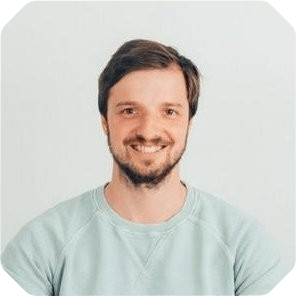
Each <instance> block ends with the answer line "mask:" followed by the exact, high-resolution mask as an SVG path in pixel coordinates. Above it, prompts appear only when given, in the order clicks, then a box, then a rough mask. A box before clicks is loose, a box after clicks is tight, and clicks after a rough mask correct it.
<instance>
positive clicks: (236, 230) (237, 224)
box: [192, 188, 263, 254]
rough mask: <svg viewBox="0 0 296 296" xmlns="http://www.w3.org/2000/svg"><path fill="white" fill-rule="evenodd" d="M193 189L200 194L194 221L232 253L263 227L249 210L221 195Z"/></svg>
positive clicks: (193, 216) (193, 217)
mask: <svg viewBox="0 0 296 296" xmlns="http://www.w3.org/2000/svg"><path fill="white" fill-rule="evenodd" d="M193 190H194V191H195V193H196V195H197V196H198V203H197V208H196V211H195V212H194V214H193V215H192V221H194V223H196V224H198V225H201V227H203V228H204V229H206V230H207V231H208V232H211V233H212V234H213V235H214V236H216V237H217V239H220V240H221V241H223V243H224V244H225V245H227V247H228V249H229V250H230V251H231V253H232V254H234V253H235V252H236V249H237V248H238V247H239V245H240V244H241V243H242V241H243V240H248V239H249V237H250V236H252V235H253V234H254V233H255V232H257V233H258V231H259V232H260V230H262V229H263V226H262V224H261V223H260V222H259V221H258V219H257V218H255V216H253V215H251V214H250V213H249V212H247V211H245V210H243V209H240V208H237V207H235V206H233V205H231V204H229V203H228V202H226V201H225V200H223V199H222V198H221V197H217V196H214V195H212V194H210V193H208V192H205V191H202V190H199V189H197V188H193Z"/></svg>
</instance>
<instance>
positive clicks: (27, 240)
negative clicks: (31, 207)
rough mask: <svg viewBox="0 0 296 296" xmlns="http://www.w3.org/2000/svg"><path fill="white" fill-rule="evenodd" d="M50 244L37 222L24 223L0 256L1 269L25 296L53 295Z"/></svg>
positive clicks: (42, 227) (40, 224) (42, 226)
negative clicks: (26, 294) (21, 289)
mask: <svg viewBox="0 0 296 296" xmlns="http://www.w3.org/2000/svg"><path fill="white" fill-rule="evenodd" d="M51 249H52V243H51V242H50V238H49V237H48V234H47V233H46V232H44V225H42V223H39V221H38V220H37V221H34V222H33V223H32V222H31V223H28V224H27V225H25V226H24V227H23V228H22V229H21V230H20V231H19V232H18V234H17V235H16V236H15V237H14V238H13V239H12V240H11V241H10V242H9V243H8V245H7V247H6V248H5V250H4V252H3V253H2V255H1V265H2V267H3V269H4V270H5V271H6V272H7V273H8V274H9V275H10V276H11V277H12V278H13V279H14V280H15V281H16V282H17V283H18V284H19V285H20V286H21V287H22V288H23V289H24V290H25V291H26V292H27V293H29V294H31V295H50V296H51V295H53V294H54V293H53V287H52V283H51V279H52V271H53V264H52V262H51V261H52V260H51V258H50V257H51V256H50V253H51V252H52V250H51Z"/></svg>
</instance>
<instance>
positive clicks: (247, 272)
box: [234, 223, 289, 295]
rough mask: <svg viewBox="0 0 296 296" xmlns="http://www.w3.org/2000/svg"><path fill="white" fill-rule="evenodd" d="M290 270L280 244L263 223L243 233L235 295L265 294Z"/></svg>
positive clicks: (235, 269) (237, 260)
mask: <svg viewBox="0 0 296 296" xmlns="http://www.w3.org/2000/svg"><path fill="white" fill-rule="evenodd" d="M288 272H289V269H288V268H287V266H286V263H285V262H284V261H283V259H282V257H281V255H280V252H279V249H278V246H277V245H276V244H275V242H274V241H273V239H272V238H271V236H270V235H269V234H268V233H267V232H266V231H265V230H264V228H263V227H262V225H261V224H259V223H255V224H253V225H252V226H251V227H249V228H248V230H247V231H246V232H245V234H244V235H242V236H241V240H240V243H239V245H238V248H237V251H236V258H235V264H234V275H235V279H234V280H235V295H265V294H267V293H269V292H270V291H271V290H272V289H273V288H274V287H275V286H276V285H277V284H278V283H279V282H280V281H281V280H282V279H283V278H284V277H285V276H286V275H287V274H288Z"/></svg>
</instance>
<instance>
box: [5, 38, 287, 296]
mask: <svg viewBox="0 0 296 296" xmlns="http://www.w3.org/2000/svg"><path fill="white" fill-rule="evenodd" d="M199 89H200V74H199V71H198V69H197V68H196V66H195V65H194V64H193V63H192V62H191V61H190V60H189V59H187V58H185V57H183V56H181V55H180V54H179V53H178V52H177V51H176V50H175V49H173V48H171V47H168V46H165V45H162V44H160V43H158V42H153V41H149V40H132V41H129V42H126V43H125V44H123V45H122V46H121V47H120V48H119V49H118V50H117V52H116V53H115V54H114V55H113V56H112V58H111V60H110V61H109V63H108V64H107V66H106V68H105V69H104V71H103V72H102V74H101V76H100V79H99V110H100V113H101V115H102V126H103V129H104V132H105V133H106V135H107V139H108V145H109V148H110V151H111V154H112V156H113V159H114V163H113V173H112V178H111V181H110V182H109V183H107V184H105V185H104V186H100V187H98V188H96V189H94V190H90V191H88V192H86V193H84V194H82V195H80V196H78V197H76V198H73V199H71V200H69V201H65V202H63V203H61V204H59V205H57V206H56V207H55V208H53V209H50V210H49V211H47V212H46V213H45V214H43V215H41V216H40V217H38V218H36V219H34V220H33V221H31V222H30V223H29V224H27V225H26V226H25V227H24V228H22V230H21V231H20V232H19V233H18V235H17V236H16V237H15V238H14V239H13V240H12V241H11V242H10V243H9V244H8V246H7V248H6V249H5V251H4V253H3V255H2V266H3V267H4V269H5V270H6V271H7V272H8V273H9V274H10V275H11V276H12V277H13V278H14V279H15V280H16V281H17V282H18V283H19V284H20V285H21V286H22V287H23V288H24V289H25V290H26V291H27V292H28V293H30V294H34V295H40V294H42V295H97V294H152V295H154V294H220V295H221V294H222V295H234V294H235V295H244V294H248V295H250V294H257V295H258V294H266V293H268V292H269V291H270V290H271V289H272V288H273V287H274V286H275V285H276V284H277V283H278V282H279V281H280V280H281V279H282V278H283V277H284V276H285V275H286V274H287V270H286V268H285V267H284V265H283V263H282V261H281V258H280V256H279V254H278V252H277V250H276V248H275V247H274V245H273V243H272V241H271V240H270V238H269V237H268V235H266V233H265V232H264V231H263V230H262V227H261V226H260V225H259V224H258V223H257V222H256V221H255V220H254V219H253V218H251V217H249V216H247V215H246V214H244V213H243V212H241V211H239V210H236V209H234V208H233V207H231V206H230V205H228V204H226V203H225V202H223V201H221V200H220V199H218V198H215V197H213V196H211V195H210V194H208V193H205V192H202V191H200V190H198V189H196V188H194V187H192V186H191V185H190V184H188V183H187V182H185V181H183V180H181V179H180V176H179V170H178V167H179V161H180V159H181V157H182V155H183V153H184V151H185V147H186V142H187V137H188V134H189V130H190V127H191V125H192V120H193V117H194V115H195V113H196V109H197V105H198V98H199Z"/></svg>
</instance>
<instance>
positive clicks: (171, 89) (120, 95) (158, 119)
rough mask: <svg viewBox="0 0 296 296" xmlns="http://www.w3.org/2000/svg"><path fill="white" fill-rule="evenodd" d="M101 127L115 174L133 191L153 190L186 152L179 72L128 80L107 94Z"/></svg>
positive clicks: (186, 121) (143, 73) (182, 84)
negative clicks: (137, 187)
mask: <svg viewBox="0 0 296 296" xmlns="http://www.w3.org/2000/svg"><path fill="white" fill-rule="evenodd" d="M102 124H103V128H104V131H105V132H106V134H107V135H108V144H109V148H110V151H111V153H112V156H113V158H114V160H115V163H114V165H115V167H114V168H115V169H119V173H120V174H121V175H122V173H123V175H124V176H125V177H127V178H128V179H129V180H130V181H131V182H132V183H133V184H134V185H135V186H139V185H142V184H145V185H146V187H148V188H152V187H154V186H156V185H157V184H159V183H160V182H162V181H163V180H164V179H165V177H166V176H167V175H168V174H169V173H170V172H171V171H172V170H173V169H174V168H175V167H176V164H177V163H178V162H179V160H180V159H181V156H182V155H183V153H184V150H185V147H186V140H187V135H188V129H189V104H188V100H187V92H186V84H185V79H184V76H183V73H182V71H181V70H180V69H178V68H177V67H176V66H172V67H169V68H167V69H152V70H150V69H149V70H139V71H135V72H131V73H129V74H127V75H126V76H124V77H123V78H122V79H121V80H120V81H119V82H118V83H116V84H115V85H114V86H113V87H112V88H111V89H110V94H109V101H108V112H107V118H104V117H103V118H102Z"/></svg>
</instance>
